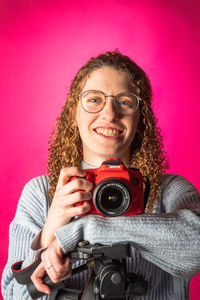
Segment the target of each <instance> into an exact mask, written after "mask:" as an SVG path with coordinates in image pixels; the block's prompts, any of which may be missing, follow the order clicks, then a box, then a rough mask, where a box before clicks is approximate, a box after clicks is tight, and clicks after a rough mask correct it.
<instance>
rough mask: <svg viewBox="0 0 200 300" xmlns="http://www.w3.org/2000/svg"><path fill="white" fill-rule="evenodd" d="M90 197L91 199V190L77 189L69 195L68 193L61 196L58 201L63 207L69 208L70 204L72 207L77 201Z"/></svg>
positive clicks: (86, 199)
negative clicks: (66, 195)
mask: <svg viewBox="0 0 200 300" xmlns="http://www.w3.org/2000/svg"><path fill="white" fill-rule="evenodd" d="M91 199H92V193H91V192H83V191H78V192H75V193H73V194H71V195H68V197H65V198H63V199H62V200H61V201H60V204H61V206H62V207H63V208H70V206H72V207H73V206H74V205H75V204H76V203H78V202H83V201H88V200H91Z"/></svg>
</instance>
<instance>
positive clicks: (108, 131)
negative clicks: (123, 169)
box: [95, 128, 123, 136]
mask: <svg viewBox="0 0 200 300" xmlns="http://www.w3.org/2000/svg"><path fill="white" fill-rule="evenodd" d="M95 131H96V132H97V133H99V134H102V135H104V136H118V135H120V134H121V133H122V132H123V131H122V130H119V129H110V128H109V129H107V128H106V129H105V128H96V129H95Z"/></svg>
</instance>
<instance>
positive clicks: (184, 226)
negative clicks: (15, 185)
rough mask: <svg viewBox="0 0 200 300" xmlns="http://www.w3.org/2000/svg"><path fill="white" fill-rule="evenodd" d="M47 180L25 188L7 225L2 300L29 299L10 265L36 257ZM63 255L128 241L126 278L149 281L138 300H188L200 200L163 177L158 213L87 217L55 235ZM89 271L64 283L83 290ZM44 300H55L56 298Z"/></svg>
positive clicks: (198, 258) (198, 249) (197, 268)
mask: <svg viewBox="0 0 200 300" xmlns="http://www.w3.org/2000/svg"><path fill="white" fill-rule="evenodd" d="M48 188H49V181H48V176H46V175H45V176H40V177H37V178H34V179H32V180H31V181H30V182H28V183H27V184H26V186H25V187H24V190H23V192H22V195H21V197H20V200H19V203H18V207H17V211H16V215H15V218H14V220H13V221H12V223H11V224H10V231H9V240H10V243H9V257H8V262H7V265H6V267H5V269H4V272H3V277H2V294H3V297H4V299H5V300H19V299H23V300H26V299H31V298H30V296H29V295H28V292H27V290H26V287H25V286H22V285H19V284H18V283H17V282H16V280H15V279H14V278H13V275H12V272H11V265H12V264H13V263H14V262H17V261H20V260H24V266H26V265H29V264H30V263H32V262H33V261H34V260H35V258H36V256H37V255H38V253H39V251H40V250H39V249H38V248H37V240H38V239H39V236H40V231H41V229H42V228H43V226H44V222H45V219H46V217H47V214H48V209H49V205H48ZM55 235H56V237H57V238H58V240H59V242H60V244H61V246H62V248H63V250H64V252H68V251H69V250H72V249H74V248H75V246H76V244H77V242H78V241H80V240H89V241H90V242H91V243H97V242H99V243H102V244H110V243H116V242H122V241H129V242H131V244H132V253H131V257H130V258H128V259H127V268H128V271H129V272H134V273H136V274H138V275H141V276H142V277H143V278H144V279H145V280H147V281H148V292H147V295H146V296H135V297H131V298H130V299H131V300H132V299H138V300H185V299H189V281H190V278H192V277H193V276H194V275H195V274H197V273H198V272H200V195H199V193H198V191H197V190H196V189H195V187H194V186H193V185H192V184H191V183H190V182H188V181H187V180H186V179H184V178H183V177H181V176H178V175H172V174H168V175H165V176H163V184H162V188H161V196H160V199H159V205H158V207H157V208H156V211H155V212H154V213H152V214H143V215H138V216H130V217H116V218H105V217H101V216H94V215H88V216H85V217H81V218H79V219H77V220H75V221H72V222H71V223H70V224H67V225H65V226H64V227H62V228H59V229H58V230H57V231H56V232H55ZM87 275H88V274H87V271H86V272H83V273H82V274H81V275H77V276H76V277H75V278H74V277H73V278H71V279H69V280H68V283H69V285H70V286H71V287H72V288H79V289H80V288H83V286H84V284H85V282H86V279H87ZM41 299H42V300H47V299H48V300H50V299H51V300H53V299H55V294H51V295H49V296H44V297H42V298H41Z"/></svg>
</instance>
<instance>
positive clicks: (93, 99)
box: [88, 98, 102, 103]
mask: <svg viewBox="0 0 200 300" xmlns="http://www.w3.org/2000/svg"><path fill="white" fill-rule="evenodd" d="M101 101H102V100H101V99H98V98H92V99H88V102H92V103H98V102H101Z"/></svg>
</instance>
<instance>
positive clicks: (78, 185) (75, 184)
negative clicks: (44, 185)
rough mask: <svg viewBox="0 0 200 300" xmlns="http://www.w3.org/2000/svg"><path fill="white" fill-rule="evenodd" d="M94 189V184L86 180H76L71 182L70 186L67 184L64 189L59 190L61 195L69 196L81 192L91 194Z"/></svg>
mask: <svg viewBox="0 0 200 300" xmlns="http://www.w3.org/2000/svg"><path fill="white" fill-rule="evenodd" d="M92 189H93V184H92V182H90V181H88V180H86V179H81V178H78V179H74V180H72V181H69V182H68V184H65V185H64V186H63V187H62V189H60V190H59V194H60V195H63V196H66V195H68V194H71V193H74V192H77V191H79V190H81V191H86V192H90V191H92Z"/></svg>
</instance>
